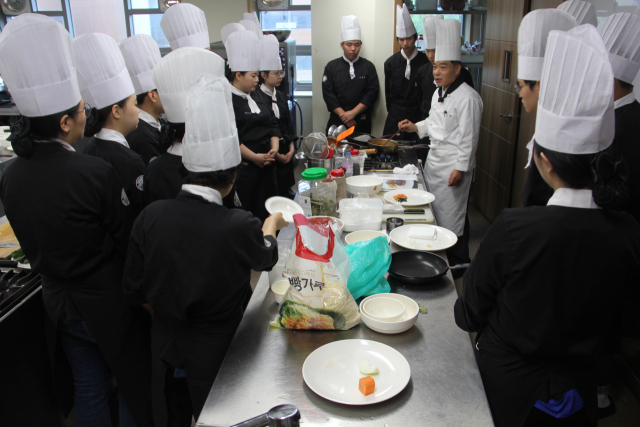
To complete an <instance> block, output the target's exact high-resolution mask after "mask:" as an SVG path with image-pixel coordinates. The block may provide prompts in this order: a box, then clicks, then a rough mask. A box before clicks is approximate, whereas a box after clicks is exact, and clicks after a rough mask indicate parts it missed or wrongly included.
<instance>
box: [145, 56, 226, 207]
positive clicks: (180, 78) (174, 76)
mask: <svg viewBox="0 0 640 427" xmlns="http://www.w3.org/2000/svg"><path fill="white" fill-rule="evenodd" d="M204 72H209V73H213V74H218V73H219V74H220V75H224V59H222V58H220V57H219V56H218V55H216V54H215V53H213V52H210V51H208V50H205V49H202V48H200V47H182V48H179V49H176V50H174V51H172V52H171V53H170V54H168V55H166V56H165V57H164V58H162V59H161V60H160V61H159V62H158V63H157V64H156V66H155V67H154V68H153V71H152V77H153V81H154V84H155V87H156V88H157V91H158V94H159V96H160V99H161V101H162V105H163V106H164V110H165V114H166V117H167V121H168V124H167V126H165V127H163V129H162V134H161V145H162V146H164V147H168V149H167V150H166V152H165V153H164V154H162V155H160V156H158V157H157V158H156V159H155V160H154V161H153V162H151V163H150V164H149V168H148V171H147V175H146V176H145V182H146V185H145V202H146V204H150V203H153V202H155V201H156V200H165V199H173V198H175V197H176V196H177V195H178V193H179V192H180V188H181V187H182V184H184V179H185V178H184V177H183V176H181V174H180V169H181V167H182V138H183V137H184V122H185V104H184V103H185V92H186V90H187V88H188V87H189V85H190V84H191V83H193V81H194V80H195V79H196V78H197V77H198V76H199V75H200V74H202V73H204ZM228 199H230V202H231V206H229V205H228V204H227V200H228ZM225 206H227V207H232V206H233V195H232V196H231V198H225Z"/></svg>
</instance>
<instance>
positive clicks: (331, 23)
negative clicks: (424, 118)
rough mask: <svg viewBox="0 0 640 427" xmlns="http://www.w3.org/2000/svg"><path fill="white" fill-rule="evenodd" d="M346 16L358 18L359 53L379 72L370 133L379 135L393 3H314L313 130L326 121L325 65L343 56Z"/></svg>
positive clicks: (342, 0)
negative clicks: (323, 92)
mask: <svg viewBox="0 0 640 427" xmlns="http://www.w3.org/2000/svg"><path fill="white" fill-rule="evenodd" d="M345 15H356V16H357V17H358V20H359V21H360V27H361V30H362V42H363V45H362V50H361V51H360V54H361V56H362V57H363V58H366V59H368V60H369V61H371V62H373V64H374V65H375V66H376V69H377V71H378V78H379V79H380V95H379V97H378V101H377V102H376V104H375V105H374V114H373V134H374V135H378V136H380V135H382V128H383V127H384V121H385V119H386V117H387V109H386V106H385V103H384V61H385V60H386V59H387V58H388V57H389V56H391V55H392V54H393V44H394V43H393V42H394V30H395V1H394V0H321V1H315V2H314V3H313V5H312V11H311V25H312V28H313V31H312V45H313V48H312V55H313V94H314V96H313V103H312V107H313V130H314V131H316V132H324V131H325V128H326V125H327V120H328V119H329V112H328V111H327V106H326V104H325V103H324V100H323V99H322V75H323V73H324V67H325V65H326V64H327V62H329V61H331V60H332V59H335V58H338V57H340V56H342V50H341V49H340V42H341V41H342V37H341V18H342V16H345ZM305 133H307V131H306V129H305Z"/></svg>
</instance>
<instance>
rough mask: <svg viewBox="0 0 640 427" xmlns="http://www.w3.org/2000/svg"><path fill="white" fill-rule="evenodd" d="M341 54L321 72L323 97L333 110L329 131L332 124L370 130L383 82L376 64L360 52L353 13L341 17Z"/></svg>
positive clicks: (328, 106) (357, 31)
mask: <svg viewBox="0 0 640 427" xmlns="http://www.w3.org/2000/svg"><path fill="white" fill-rule="evenodd" d="M340 47H341V48H342V51H343V52H344V54H343V55H342V58H337V59H334V60H333V61H330V62H329V63H328V64H327V66H326V67H325V68H324V75H323V76H322V97H323V98H324V102H325V104H327V109H328V110H329V112H330V115H329V121H328V122H327V128H326V131H327V132H328V130H329V128H330V127H331V126H333V125H335V126H340V125H344V126H346V127H347V128H350V127H351V126H355V127H356V129H355V131H356V132H364V133H369V134H370V133H371V117H372V109H373V104H374V103H375V102H376V100H377V99H378V93H379V92H380V83H379V82H378V73H377V72H376V67H375V66H374V65H373V64H372V63H371V61H368V60H367V59H365V58H362V57H361V56H360V49H361V47H362V37H361V35H360V23H359V22H358V18H357V17H356V16H354V15H349V16H343V17H342V43H340Z"/></svg>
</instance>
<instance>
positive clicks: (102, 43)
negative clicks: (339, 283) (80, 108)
mask: <svg viewBox="0 0 640 427" xmlns="http://www.w3.org/2000/svg"><path fill="white" fill-rule="evenodd" d="M73 50H74V57H75V60H76V65H77V67H78V85H79V86H80V93H81V94H82V98H83V99H84V102H85V103H87V104H89V105H90V106H91V107H96V108H97V109H101V108H104V107H108V106H110V105H113V104H115V103H116V102H120V101H122V100H123V99H126V98H128V97H130V96H131V95H133V94H134V93H135V89H134V88H133V83H132V82H131V77H129V71H128V70H127V66H126V65H125V63H124V58H123V57H122V52H120V49H118V44H117V43H116V41H115V40H114V39H113V38H112V37H111V36H108V35H106V34H101V33H91V34H85V35H83V36H80V37H76V38H75V39H74V40H73Z"/></svg>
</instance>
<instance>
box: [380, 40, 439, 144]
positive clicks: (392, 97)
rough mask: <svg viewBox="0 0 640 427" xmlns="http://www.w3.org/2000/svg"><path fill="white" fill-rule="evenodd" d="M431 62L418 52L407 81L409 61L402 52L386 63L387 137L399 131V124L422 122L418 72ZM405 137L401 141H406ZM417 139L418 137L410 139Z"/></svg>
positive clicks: (385, 132)
mask: <svg viewBox="0 0 640 427" xmlns="http://www.w3.org/2000/svg"><path fill="white" fill-rule="evenodd" d="M428 62H429V59H428V58H427V55H426V54H425V53H424V52H418V54H417V55H416V57H415V58H413V59H412V60H411V78H410V79H407V78H406V77H405V76H404V72H405V70H406V68H407V60H406V59H404V57H403V56H402V51H399V52H398V53H395V54H393V55H391V56H390V57H389V58H388V59H387V60H386V61H385V62H384V96H385V101H386V104H387V113H388V115H387V120H386V122H385V125H384V131H383V133H384V134H385V135H389V134H394V133H396V132H397V131H398V123H399V122H401V121H402V120H404V119H409V120H411V121H412V122H413V123H417V122H419V121H420V103H421V102H422V99H420V98H419V97H418V90H417V89H418V81H417V75H418V70H419V69H420V68H421V67H422V66H423V65H425V64H427V63H428ZM406 138H407V136H406V135H404V136H402V137H401V138H399V139H406ZM415 138H417V136H416V135H411V136H409V139H415Z"/></svg>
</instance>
